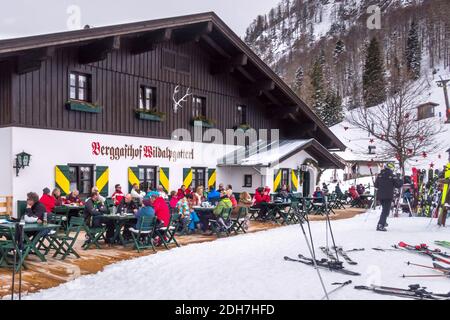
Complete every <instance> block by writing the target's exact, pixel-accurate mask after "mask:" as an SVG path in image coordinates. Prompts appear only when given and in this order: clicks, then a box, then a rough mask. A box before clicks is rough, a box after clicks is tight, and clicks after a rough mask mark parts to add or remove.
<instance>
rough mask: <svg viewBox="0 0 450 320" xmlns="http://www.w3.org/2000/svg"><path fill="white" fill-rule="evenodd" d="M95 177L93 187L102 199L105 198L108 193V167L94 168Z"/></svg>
mask: <svg viewBox="0 0 450 320" xmlns="http://www.w3.org/2000/svg"><path fill="white" fill-rule="evenodd" d="M95 177H96V180H95V185H96V186H97V188H98V191H99V193H100V194H101V195H102V196H103V197H107V196H108V191H109V190H108V189H109V167H105V166H97V167H96V168H95Z"/></svg>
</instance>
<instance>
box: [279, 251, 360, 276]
mask: <svg viewBox="0 0 450 320" xmlns="http://www.w3.org/2000/svg"><path fill="white" fill-rule="evenodd" d="M284 260H286V261H292V262H300V263H303V264H306V265H308V266H313V267H314V260H313V259H311V258H307V257H305V256H303V255H301V254H299V255H298V259H292V258H289V257H284ZM316 264H317V267H318V268H321V269H326V270H329V271H334V272H339V273H343V274H346V275H349V276H360V275H361V274H360V273H358V272H354V271H350V270H347V269H344V267H343V266H342V262H337V261H329V260H327V259H322V260H316Z"/></svg>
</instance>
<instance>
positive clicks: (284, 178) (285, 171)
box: [280, 169, 289, 187]
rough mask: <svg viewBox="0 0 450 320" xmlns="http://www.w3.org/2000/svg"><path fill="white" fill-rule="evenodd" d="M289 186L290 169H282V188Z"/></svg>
mask: <svg viewBox="0 0 450 320" xmlns="http://www.w3.org/2000/svg"><path fill="white" fill-rule="evenodd" d="M284 185H287V186H288V187H289V169H281V184H280V186H281V187H282V186H284Z"/></svg>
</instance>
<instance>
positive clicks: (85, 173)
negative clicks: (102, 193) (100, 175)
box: [69, 165, 94, 196]
mask: <svg viewBox="0 0 450 320" xmlns="http://www.w3.org/2000/svg"><path fill="white" fill-rule="evenodd" d="M69 178H70V179H69V180H70V190H75V189H76V190H78V191H79V192H80V194H81V195H82V196H89V195H90V193H91V190H92V187H93V186H94V168H93V166H92V165H69Z"/></svg>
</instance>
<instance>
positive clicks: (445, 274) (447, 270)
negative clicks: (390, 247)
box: [402, 261, 450, 278]
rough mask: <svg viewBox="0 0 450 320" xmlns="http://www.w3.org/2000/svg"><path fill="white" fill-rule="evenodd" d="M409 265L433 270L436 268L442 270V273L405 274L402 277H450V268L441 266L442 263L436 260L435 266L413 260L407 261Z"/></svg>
mask: <svg viewBox="0 0 450 320" xmlns="http://www.w3.org/2000/svg"><path fill="white" fill-rule="evenodd" d="M406 264H407V265H408V266H416V267H421V268H425V269H431V270H435V271H438V272H440V273H441V274H439V275H435V274H433V275H416V276H410V275H409V276H406V275H403V276H402V278H437V277H446V278H450V268H446V267H444V266H441V265H440V264H437V263H436V262H434V263H433V266H432V267H430V266H425V265H422V264H417V263H412V262H409V261H408V262H407V263H406Z"/></svg>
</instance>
